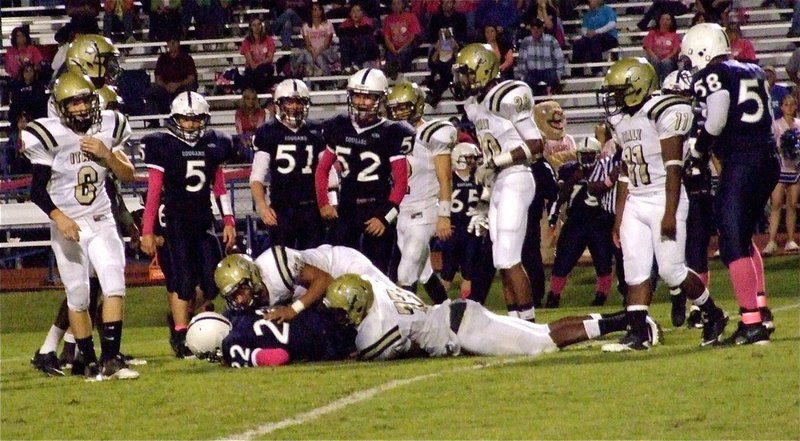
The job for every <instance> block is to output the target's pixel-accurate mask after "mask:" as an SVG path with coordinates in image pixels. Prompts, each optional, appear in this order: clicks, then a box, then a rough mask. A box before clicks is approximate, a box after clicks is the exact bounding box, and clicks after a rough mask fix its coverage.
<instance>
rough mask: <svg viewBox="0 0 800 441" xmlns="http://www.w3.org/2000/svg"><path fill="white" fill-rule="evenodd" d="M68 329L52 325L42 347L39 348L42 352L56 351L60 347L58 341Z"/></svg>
mask: <svg viewBox="0 0 800 441" xmlns="http://www.w3.org/2000/svg"><path fill="white" fill-rule="evenodd" d="M64 332H66V330H64V329H61V328H59V327H58V326H56V325H50V330H49V331H47V337H45V339H44V343H43V344H42V347H41V348H39V353H40V354H47V353H48V352H55V351H56V349H58V342H60V341H61V338H62V337H63V336H64Z"/></svg>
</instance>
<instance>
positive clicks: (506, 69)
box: [483, 24, 514, 80]
mask: <svg viewBox="0 0 800 441" xmlns="http://www.w3.org/2000/svg"><path fill="white" fill-rule="evenodd" d="M483 42H484V43H486V44H488V45H489V46H491V47H492V51H493V52H494V53H495V54H496V55H497V57H498V58H499V59H500V78H501V79H502V80H509V79H511V78H514V46H513V44H512V43H511V39H510V38H509V36H508V34H506V33H505V32H503V31H502V30H501V29H500V27H498V26H495V25H491V24H487V25H486V26H485V27H484V28H483Z"/></svg>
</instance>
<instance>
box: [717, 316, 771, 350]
mask: <svg viewBox="0 0 800 441" xmlns="http://www.w3.org/2000/svg"><path fill="white" fill-rule="evenodd" d="M722 344H723V345H726V346H733V345H736V346H741V345H766V344H769V330H768V329H767V328H766V326H764V324H763V323H758V324H753V325H745V324H743V323H742V322H739V327H738V328H736V332H734V333H733V335H731V336H730V337H728V338H726V339H725V340H724V341H723V342H722Z"/></svg>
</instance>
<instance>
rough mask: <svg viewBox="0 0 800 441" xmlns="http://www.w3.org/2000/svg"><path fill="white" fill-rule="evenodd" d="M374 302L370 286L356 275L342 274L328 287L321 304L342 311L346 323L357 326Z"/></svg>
mask: <svg viewBox="0 0 800 441" xmlns="http://www.w3.org/2000/svg"><path fill="white" fill-rule="evenodd" d="M374 301H375V294H374V293H373V291H372V284H370V283H369V282H368V281H367V280H365V279H363V278H362V277H361V276H359V275H358V274H352V273H349V274H343V275H341V276H339V277H337V278H335V279H333V281H332V282H331V284H330V285H328V289H327V291H325V299H324V300H323V303H324V304H325V306H327V307H328V308H331V309H338V310H342V311H344V312H345V313H346V314H347V319H348V322H349V323H350V324H352V325H354V326H358V325H360V324H361V322H362V321H363V320H364V317H366V315H367V312H368V311H369V308H370V307H372V303H373V302H374Z"/></svg>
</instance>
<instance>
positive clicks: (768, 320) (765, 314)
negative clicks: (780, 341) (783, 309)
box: [758, 306, 775, 335]
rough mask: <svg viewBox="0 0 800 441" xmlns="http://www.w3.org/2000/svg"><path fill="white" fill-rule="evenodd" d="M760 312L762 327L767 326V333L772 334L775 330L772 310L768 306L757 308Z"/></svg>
mask: <svg viewBox="0 0 800 441" xmlns="http://www.w3.org/2000/svg"><path fill="white" fill-rule="evenodd" d="M758 310H759V311H760V312H761V323H763V324H764V327H765V328H767V331H769V334H770V335H772V333H773V332H775V322H774V321H773V316H772V310H771V309H769V308H768V307H766V306H765V307H763V308H758Z"/></svg>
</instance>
